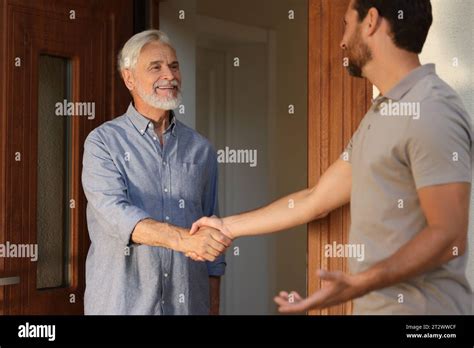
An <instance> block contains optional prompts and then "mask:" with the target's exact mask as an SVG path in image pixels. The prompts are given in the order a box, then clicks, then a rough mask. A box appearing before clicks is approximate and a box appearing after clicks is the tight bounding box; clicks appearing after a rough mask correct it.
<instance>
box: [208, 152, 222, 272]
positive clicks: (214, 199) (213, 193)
mask: <svg viewBox="0 0 474 348" xmlns="http://www.w3.org/2000/svg"><path fill="white" fill-rule="evenodd" d="M210 161H211V164H210V168H211V170H210V177H209V180H208V182H207V185H206V189H205V190H204V197H203V212H204V214H205V215H206V216H212V215H217V216H218V215H219V204H218V181H217V180H218V169H217V154H216V153H215V151H214V150H212V158H211V160H210ZM206 264H207V272H208V274H209V276H214V277H220V276H222V275H224V273H225V267H226V265H227V263H226V260H225V254H222V255H220V256H219V257H217V258H216V259H215V260H214V261H212V262H210V261H206Z"/></svg>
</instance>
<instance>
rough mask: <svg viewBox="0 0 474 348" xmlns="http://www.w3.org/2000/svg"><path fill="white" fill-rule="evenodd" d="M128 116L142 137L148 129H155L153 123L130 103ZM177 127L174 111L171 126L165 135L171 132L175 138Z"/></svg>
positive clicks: (171, 112) (171, 115)
mask: <svg viewBox="0 0 474 348" xmlns="http://www.w3.org/2000/svg"><path fill="white" fill-rule="evenodd" d="M126 115H127V117H128V118H129V119H130V121H132V123H133V125H134V126H135V128H136V129H137V131H138V132H139V133H140V134H141V135H144V134H145V132H146V131H147V129H148V127H151V128H153V122H151V121H150V120H149V119H147V118H146V117H145V116H143V115H142V114H140V113H139V112H138V111H137V109H135V107H134V106H133V103H130V105H129V106H128V109H127V112H126ZM176 125H177V122H176V116H175V114H174V112H173V110H170V124H169V126H168V128H167V129H166V131H165V133H168V132H171V134H172V135H173V136H176Z"/></svg>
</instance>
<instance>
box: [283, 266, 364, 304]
mask: <svg viewBox="0 0 474 348" xmlns="http://www.w3.org/2000/svg"><path fill="white" fill-rule="evenodd" d="M318 276H319V277H320V278H321V279H322V280H325V281H326V283H327V284H326V286H324V285H323V287H322V288H321V289H320V290H318V291H316V292H315V293H313V294H312V295H311V296H309V297H308V298H305V299H303V298H302V297H301V296H300V295H299V294H298V293H297V292H294V291H293V292H291V293H290V294H288V293H287V292H286V291H282V292H280V294H279V296H276V297H275V298H274V300H275V302H276V303H277V304H278V305H279V308H278V311H279V312H281V313H299V312H306V311H308V310H310V309H322V308H326V307H331V306H335V305H337V304H340V303H344V302H346V301H349V300H352V299H354V298H357V297H361V296H363V295H365V293H366V292H367V291H366V290H365V289H366V286H365V284H364V283H363V281H362V280H361V279H360V278H359V277H358V276H357V275H349V274H345V273H342V272H327V271H323V270H319V272H318Z"/></svg>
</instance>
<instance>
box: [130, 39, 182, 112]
mask: <svg viewBox="0 0 474 348" xmlns="http://www.w3.org/2000/svg"><path fill="white" fill-rule="evenodd" d="M133 78H134V82H135V83H134V84H135V88H134V89H133V93H135V94H136V95H137V96H138V97H139V98H141V99H142V100H143V101H144V102H145V103H146V104H148V105H150V106H152V107H154V108H157V109H163V110H171V109H175V108H177V107H178V105H179V104H180V103H181V73H180V70H179V63H178V59H177V58H176V52H175V50H174V49H173V48H172V47H170V46H169V45H167V44H164V43H161V42H158V41H155V42H151V43H149V44H147V45H145V46H144V47H143V48H142V50H141V52H140V55H139V57H138V60H137V64H136V66H135V68H134V69H133Z"/></svg>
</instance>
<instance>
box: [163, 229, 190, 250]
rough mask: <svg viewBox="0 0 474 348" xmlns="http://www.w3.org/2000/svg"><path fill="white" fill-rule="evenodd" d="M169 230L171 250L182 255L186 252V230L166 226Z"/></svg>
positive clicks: (187, 233)
mask: <svg viewBox="0 0 474 348" xmlns="http://www.w3.org/2000/svg"><path fill="white" fill-rule="evenodd" d="M168 228H169V229H170V231H169V232H170V241H171V243H170V244H171V245H170V247H171V249H173V250H176V251H180V252H183V253H186V252H188V249H189V248H188V247H187V241H188V239H189V232H188V230H186V229H184V228H180V227H176V226H171V225H168Z"/></svg>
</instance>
